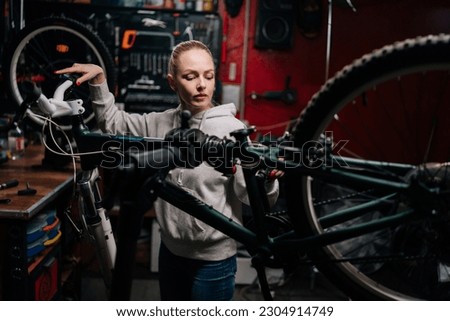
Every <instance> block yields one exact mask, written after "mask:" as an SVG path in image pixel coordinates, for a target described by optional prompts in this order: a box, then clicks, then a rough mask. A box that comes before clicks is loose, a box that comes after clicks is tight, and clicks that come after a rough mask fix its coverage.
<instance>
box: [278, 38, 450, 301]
mask: <svg viewBox="0 0 450 321" xmlns="http://www.w3.org/2000/svg"><path fill="white" fill-rule="evenodd" d="M449 72H450V36H448V35H438V36H428V37H419V38H416V39H409V40H406V41H403V42H398V43H396V44H393V45H389V46H386V47H384V48H382V49H380V50H376V51H374V52H372V53H370V54H368V55H365V56H363V57H362V58H361V59H359V60H356V61H354V62H353V63H352V64H350V65H349V66H347V67H345V68H344V69H343V70H342V71H340V72H339V73H338V74H336V76H335V77H333V78H332V79H330V80H329V81H328V82H327V83H326V84H325V85H324V86H323V87H322V89H321V90H320V91H319V92H318V93H317V94H316V95H315V96H314V97H313V98H312V99H311V101H310V103H309V104H308V106H307V107H306V109H305V111H304V112H303V113H302V114H301V116H300V117H299V121H298V123H297V124H296V127H295V130H294V137H295V138H294V140H295V144H296V146H298V147H300V146H309V145H308V144H313V145H314V144H316V145H317V144H323V142H324V138H325V140H326V141H332V142H333V143H332V144H333V145H332V152H333V154H336V155H337V156H339V157H341V158H340V159H341V160H343V161H345V160H346V158H345V157H347V159H348V160H349V159H350V158H351V159H353V160H356V161H357V162H352V163H350V162H345V163H341V166H345V167H346V168H347V169H349V170H353V173H357V174H358V173H360V174H364V173H367V172H368V171H370V173H371V174H372V175H373V174H375V175H379V177H392V178H395V180H396V181H398V182H401V183H415V184H417V185H416V186H428V187H432V188H436V189H439V190H440V191H441V193H440V194H439V195H437V194H436V196H435V197H433V199H432V200H431V199H430V198H428V197H427V196H425V193H420V192H418V193H415V194H412V193H410V194H408V193H398V192H388V191H386V190H383V189H382V188H380V187H378V186H376V185H375V184H374V185H373V186H369V187H360V186H356V185H352V184H351V183H350V182H345V181H344V182H341V181H339V182H337V181H336V180H335V178H333V177H332V176H331V178H330V177H327V176H321V177H319V176H317V177H316V176H313V174H308V175H309V176H300V175H296V174H294V175H289V176H288V177H286V179H287V181H288V185H289V186H288V188H287V191H288V195H287V201H288V206H289V212H290V214H291V219H292V220H293V222H294V224H295V226H296V229H297V231H298V232H299V233H302V232H306V233H308V234H310V235H322V234H326V233H328V232H330V231H337V230H340V229H342V228H344V227H354V226H355V225H356V224H361V223H364V222H368V221H371V220H373V219H376V218H387V217H392V215H393V214H398V213H400V212H402V213H403V212H405V211H409V212H410V213H413V214H414V220H407V221H405V222H402V223H401V224H397V225H395V226H390V227H388V228H384V229H379V230H377V231H372V232H370V233H366V234H364V235H360V236H355V237H353V238H351V239H349V240H346V241H341V242H338V243H336V244H332V245H326V246H324V247H320V248H314V249H312V250H310V251H309V255H310V257H311V258H312V259H313V261H314V262H315V263H316V264H317V267H318V268H319V269H320V270H321V271H322V272H323V273H324V274H325V275H326V276H327V277H328V278H329V279H330V281H332V282H335V283H336V284H337V286H338V287H339V288H340V289H341V290H343V291H344V292H346V293H347V294H348V295H349V296H350V297H351V298H352V299H354V300H375V299H382V300H404V299H405V300H407V299H423V300H447V299H450V214H449V210H450V206H449V205H450V200H449V187H450V162H449V161H450V148H449V139H448V130H449V128H450V113H449V106H450V90H449V89H450V88H449V86H450V81H449V80H450V73H449ZM330 138H332V140H331V139H330ZM321 146H323V145H321ZM305 161H306V162H307V161H308V158H307V157H306V160H305ZM383 162H391V163H390V164H394V163H395V164H401V165H398V166H385V165H387V164H388V163H383ZM305 164H306V166H308V163H305ZM331 165H334V164H325V165H324V166H325V167H331ZM381 165H383V166H381ZM299 183H300V191H299V189H298V186H299ZM419 190H420V188H419ZM299 193H301V197H299ZM375 201H376V202H377V204H378V206H377V207H372V208H371V209H370V210H367V211H365V214H364V215H359V216H357V215H353V216H352V218H351V219H350V220H348V221H345V222H344V221H343V220H342V221H339V222H337V221H336V222H335V223H333V224H332V223H331V221H332V220H330V219H331V218H332V216H331V213H336V212H337V211H340V213H342V211H346V212H347V213H350V212H351V211H350V210H352V209H353V210H356V209H357V208H358V206H360V205H362V204H365V205H368V204H369V202H375ZM298 213H303V214H302V216H301V217H300V215H299V214H298ZM353 213H357V212H353ZM322 236H323V235H322Z"/></svg>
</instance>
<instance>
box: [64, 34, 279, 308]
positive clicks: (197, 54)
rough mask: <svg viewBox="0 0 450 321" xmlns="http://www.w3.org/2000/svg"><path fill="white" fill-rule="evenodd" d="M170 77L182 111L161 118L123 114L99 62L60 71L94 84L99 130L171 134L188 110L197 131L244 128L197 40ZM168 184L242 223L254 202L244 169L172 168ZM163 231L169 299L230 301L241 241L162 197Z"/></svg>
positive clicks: (272, 185)
mask: <svg viewBox="0 0 450 321" xmlns="http://www.w3.org/2000/svg"><path fill="white" fill-rule="evenodd" d="M168 70H169V73H168V75H167V78H168V81H169V85H170V87H171V88H172V89H173V90H174V91H175V92H176V93H177V95H178V97H179V101H180V104H179V106H178V107H177V108H174V109H170V110H167V111H164V112H160V113H156V112H154V113H148V114H143V115H141V114H130V113H127V112H124V111H120V110H118V108H117V107H116V106H115V104H114V96H113V95H112V94H111V93H110V92H109V90H108V87H107V84H106V79H105V75H104V73H103V70H102V69H101V68H100V67H99V66H96V65H92V64H74V65H73V66H72V67H69V68H65V69H62V70H59V71H56V73H57V74H63V73H76V74H81V76H80V77H79V78H78V79H77V82H76V84H77V85H80V84H81V83H83V82H85V81H88V82H89V85H90V86H89V87H90V92H91V98H92V105H93V107H94V112H95V115H96V119H97V123H98V125H99V127H100V128H101V129H102V130H103V131H104V132H108V133H114V134H130V135H136V136H152V137H164V136H165V134H166V133H167V132H168V131H169V130H171V129H173V128H177V127H180V113H181V111H183V110H185V109H187V110H189V111H190V112H191V114H192V117H191V119H190V121H189V125H190V127H191V128H198V129H200V130H202V131H203V132H205V133H206V134H210V135H216V136H218V137H225V136H228V134H229V133H230V132H231V131H234V130H237V129H242V128H244V127H245V126H244V124H242V122H240V121H239V120H237V119H236V118H235V114H236V107H235V106H234V105H233V104H225V105H220V106H214V105H213V101H212V99H213V93H214V89H215V76H216V74H215V67H214V62H213V57H212V54H211V52H210V50H209V49H208V47H207V46H205V45H204V44H203V43H201V42H199V41H195V40H190V41H186V42H182V43H180V44H178V45H177V46H176V47H175V48H174V49H173V52H172V55H171V58H170V60H169V69H168ZM167 179H168V180H170V181H171V182H173V183H174V184H177V185H178V186H180V187H182V188H184V189H186V190H188V191H189V192H191V193H192V194H194V195H196V196H197V197H199V198H200V199H202V200H203V201H204V202H205V203H207V204H210V205H211V206H212V207H214V208H215V209H217V210H218V211H220V212H222V213H224V214H225V215H226V216H227V217H229V218H231V219H232V220H234V221H237V222H242V213H241V212H242V202H244V203H248V200H247V194H246V189H245V182H244V179H243V175H242V171H241V170H240V169H238V170H237V171H236V173H235V174H234V175H233V176H231V177H227V176H224V175H222V174H221V173H219V172H217V171H215V170H214V168H212V167H211V166H209V165H207V164H205V163H203V164H201V165H200V166H199V167H196V168H194V169H182V168H177V169H174V170H172V171H171V172H170V173H169V176H168V177H167ZM267 191H268V197H269V199H270V201H271V202H272V203H274V202H275V200H276V198H277V197H278V183H277V181H276V180H271V181H270V182H268V184H267ZM155 211H156V216H157V220H158V222H159V224H160V227H161V241H162V242H161V243H162V245H161V248H160V253H159V273H160V275H159V282H160V292H161V299H162V300H231V299H232V297H233V292H234V277H235V273H236V243H235V241H234V240H233V239H231V238H229V237H228V236H226V235H224V234H223V233H221V232H220V231H217V230H215V229H213V228H211V227H210V226H208V225H206V224H205V223H203V222H201V221H199V220H197V219H195V218H194V217H192V216H190V215H186V214H185V213H182V211H181V210H179V209H178V208H176V207H174V206H172V205H170V204H168V203H167V202H164V201H162V200H160V199H158V200H157V201H156V203H155Z"/></svg>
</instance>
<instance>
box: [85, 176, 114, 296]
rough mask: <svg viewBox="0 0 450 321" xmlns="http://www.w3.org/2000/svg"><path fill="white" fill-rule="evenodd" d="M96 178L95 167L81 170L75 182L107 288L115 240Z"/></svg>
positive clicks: (109, 284)
mask: <svg viewBox="0 0 450 321" xmlns="http://www.w3.org/2000/svg"><path fill="white" fill-rule="evenodd" d="M98 180H99V175H98V170H97V169H95V170H92V171H83V173H82V177H81V179H80V180H79V181H78V182H77V185H78V190H79V192H80V198H79V202H80V204H79V205H80V207H79V208H80V210H81V211H82V218H83V220H84V223H85V224H86V226H87V229H88V232H89V235H90V237H92V238H93V240H94V243H95V248H96V252H97V258H98V260H99V264H100V268H101V272H102V275H103V279H104V282H105V285H106V288H107V289H108V290H109V289H110V288H111V283H112V272H113V269H114V263H115V259H116V242H115V239H114V235H113V231H112V227H111V222H110V220H109V217H108V216H107V215H106V211H105V209H104V208H103V206H102V199H101V194H100V190H99V187H98Z"/></svg>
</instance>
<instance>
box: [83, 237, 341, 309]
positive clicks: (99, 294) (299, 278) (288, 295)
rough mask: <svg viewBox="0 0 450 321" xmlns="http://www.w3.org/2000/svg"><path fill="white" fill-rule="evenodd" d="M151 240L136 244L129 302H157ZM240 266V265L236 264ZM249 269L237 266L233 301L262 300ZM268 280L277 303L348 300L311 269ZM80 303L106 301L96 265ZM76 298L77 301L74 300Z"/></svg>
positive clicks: (274, 274) (88, 271)
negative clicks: (278, 301)
mask: <svg viewBox="0 0 450 321" xmlns="http://www.w3.org/2000/svg"><path fill="white" fill-rule="evenodd" d="M151 249H152V245H151V239H150V238H148V239H145V238H144V239H143V240H141V241H140V242H139V245H138V250H137V255H136V266H135V269H134V278H133V285H132V293H131V298H130V299H131V300H133V301H158V300H160V297H159V288H158V273H157V272H152V267H151V264H152V262H151V251H152V250H151ZM238 266H239V265H238ZM248 269H249V267H248V266H244V267H241V268H239V267H238V276H237V283H238V284H237V285H236V291H235V294H234V298H233V300H236V301H242V300H252V301H254V300H257V301H261V300H263V299H264V298H263V296H262V294H261V292H260V289H259V284H258V281H257V278H256V273H255V272H253V273H252V271H251V270H252V269H251V268H250V271H249V270H248ZM267 279H268V282H269V284H270V285H271V289H272V296H273V299H274V300H280V301H322V300H324V301H333V300H348V298H347V297H346V296H345V295H344V294H342V293H341V292H340V291H339V290H338V289H336V288H335V287H334V286H333V285H332V284H331V283H330V282H328V280H327V279H325V277H323V275H322V274H320V273H319V272H317V271H316V270H314V269H311V268H299V269H298V270H297V271H294V272H293V273H292V274H291V275H289V276H285V275H284V273H283V272H282V271H281V270H278V269H267ZM77 296H79V299H80V300H83V301H99V300H100V301H105V300H107V294H106V291H105V286H104V284H103V280H102V279H101V278H100V275H99V273H98V269H96V267H95V264H91V265H89V266H86V267H85V268H83V270H82V271H81V286H80V293H79V294H78V295H77ZM75 299H78V298H75Z"/></svg>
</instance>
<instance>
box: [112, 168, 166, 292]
mask: <svg viewBox="0 0 450 321" xmlns="http://www.w3.org/2000/svg"><path fill="white" fill-rule="evenodd" d="M118 171H119V175H118V177H117V179H118V182H117V183H118V184H120V186H121V189H120V191H119V193H120V214H119V224H118V228H117V240H118V241H117V256H116V262H115V266H114V271H113V276H112V284H111V294H110V300H112V301H128V300H129V299H130V296H131V288H132V281H133V272H134V265H135V260H136V247H137V241H138V238H139V235H140V231H141V227H142V222H143V219H144V214H145V213H146V212H147V211H148V210H150V209H151V208H152V207H153V203H154V201H155V200H156V198H157V197H156V194H155V193H154V191H155V189H156V188H155V187H156V186H157V185H158V184H159V183H160V182H161V179H159V175H153V176H150V178H148V179H146V180H145V181H144V182H143V183H138V182H140V177H139V176H140V175H139V172H138V171H137V170H136V169H135V167H134V166H133V165H129V166H121V167H120V168H119V169H118Z"/></svg>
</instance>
